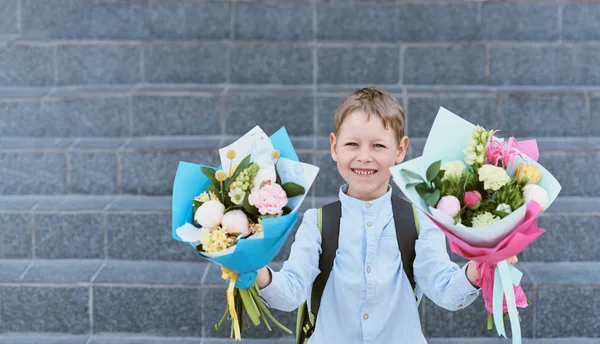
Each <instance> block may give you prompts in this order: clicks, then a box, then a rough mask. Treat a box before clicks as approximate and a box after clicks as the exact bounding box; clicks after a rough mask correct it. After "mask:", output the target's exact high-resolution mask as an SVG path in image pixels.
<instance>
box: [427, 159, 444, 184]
mask: <svg viewBox="0 0 600 344" xmlns="http://www.w3.org/2000/svg"><path fill="white" fill-rule="evenodd" d="M441 166H442V160H438V161H436V162H434V163H433V164H431V165H429V167H428V168H427V173H426V175H427V181H428V182H430V181H432V180H433V179H434V178H435V177H436V176H437V175H438V173H439V172H440V167H441Z"/></svg>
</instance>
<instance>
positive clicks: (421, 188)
mask: <svg viewBox="0 0 600 344" xmlns="http://www.w3.org/2000/svg"><path fill="white" fill-rule="evenodd" d="M415 190H416V191H417V193H418V194H419V196H421V197H423V195H424V194H426V193H431V192H433V190H434V189H432V188H430V187H429V186H427V184H426V183H425V182H422V183H419V184H417V185H415Z"/></svg>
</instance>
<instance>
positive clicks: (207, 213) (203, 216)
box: [194, 200, 225, 228]
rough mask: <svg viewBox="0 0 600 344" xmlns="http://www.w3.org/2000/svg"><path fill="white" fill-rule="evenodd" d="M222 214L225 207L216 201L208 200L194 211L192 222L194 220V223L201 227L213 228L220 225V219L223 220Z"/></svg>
mask: <svg viewBox="0 0 600 344" xmlns="http://www.w3.org/2000/svg"><path fill="white" fill-rule="evenodd" d="M224 212H225V206H224V205H223V204H222V203H221V202H219V201H217V200H210V201H208V202H206V203H204V204H202V205H201V206H200V208H198V210H196V214H195V215H194V220H196V222H198V223H199V224H200V226H202V227H206V228H214V227H216V226H218V225H219V224H221V219H222V218H223V213H224Z"/></svg>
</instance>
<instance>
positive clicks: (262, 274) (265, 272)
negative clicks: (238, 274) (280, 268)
mask: <svg viewBox="0 0 600 344" xmlns="http://www.w3.org/2000/svg"><path fill="white" fill-rule="evenodd" d="M270 283H271V271H270V270H269V269H267V267H266V266H265V267H263V268H261V269H259V270H258V276H256V284H258V289H263V288H264V287H266V286H268V285H269V284H270Z"/></svg>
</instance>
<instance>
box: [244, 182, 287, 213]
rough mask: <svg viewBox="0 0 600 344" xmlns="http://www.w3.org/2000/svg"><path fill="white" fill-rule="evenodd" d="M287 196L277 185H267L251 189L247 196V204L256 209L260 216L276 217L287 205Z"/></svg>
mask: <svg viewBox="0 0 600 344" xmlns="http://www.w3.org/2000/svg"><path fill="white" fill-rule="evenodd" d="M287 201H288V200H287V195H286V194H285V191H284V190H283V189H282V188H281V185H279V184H275V183H273V184H267V185H265V186H263V187H262V188H257V187H255V188H253V189H252V192H250V195H248V203H250V205H253V206H255V207H256V208H258V211H259V212H260V213H261V214H262V215H266V214H271V215H277V214H279V213H281V210H282V209H283V207H285V206H286V205H287Z"/></svg>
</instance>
